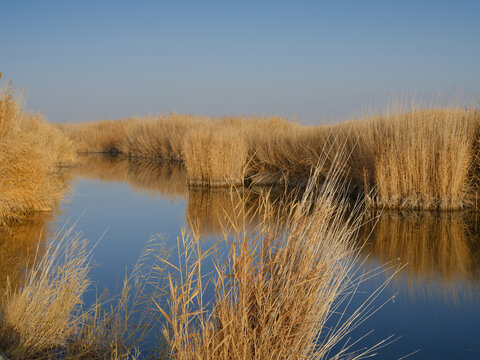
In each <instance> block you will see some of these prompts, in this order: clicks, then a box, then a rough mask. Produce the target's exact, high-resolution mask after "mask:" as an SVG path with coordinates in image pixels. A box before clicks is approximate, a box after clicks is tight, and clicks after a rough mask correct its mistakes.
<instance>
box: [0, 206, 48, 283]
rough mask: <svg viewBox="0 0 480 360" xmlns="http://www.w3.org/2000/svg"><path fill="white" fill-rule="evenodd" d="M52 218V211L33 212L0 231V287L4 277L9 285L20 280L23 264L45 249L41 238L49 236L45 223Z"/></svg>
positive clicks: (43, 239) (43, 240) (30, 264)
mask: <svg viewBox="0 0 480 360" xmlns="http://www.w3.org/2000/svg"><path fill="white" fill-rule="evenodd" d="M54 218H55V215H54V214H53V213H48V212H42V213H37V214H35V215H34V216H32V217H31V218H29V219H26V220H24V221H22V222H17V223H11V224H9V227H8V229H2V230H1V231H0V259H1V261H0V289H4V288H5V286H6V283H7V281H9V282H10V285H11V286H13V287H19V286H21V285H22V284H23V279H24V277H23V274H24V270H25V268H26V267H27V268H28V267H31V266H32V265H33V262H34V259H35V257H36V256H37V257H41V256H42V254H43V252H44V251H45V246H46V245H45V240H46V239H48V238H49V237H50V236H51V230H50V226H49V224H50V222H51V221H52V220H53V219H54ZM7 279H8V280H7Z"/></svg>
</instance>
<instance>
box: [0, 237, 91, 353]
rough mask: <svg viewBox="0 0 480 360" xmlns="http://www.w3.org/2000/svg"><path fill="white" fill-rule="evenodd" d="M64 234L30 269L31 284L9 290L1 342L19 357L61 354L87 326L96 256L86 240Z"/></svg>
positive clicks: (4, 303)
mask: <svg viewBox="0 0 480 360" xmlns="http://www.w3.org/2000/svg"><path fill="white" fill-rule="evenodd" d="M59 236H60V237H59V238H58V242H57V243H56V245H52V246H49V247H48V248H47V250H46V252H45V254H44V255H43V257H42V259H41V260H40V261H39V262H38V263H37V264H36V265H35V266H34V267H33V268H32V269H31V270H29V271H28V273H27V276H26V282H25V285H24V286H22V287H21V288H20V289H15V288H7V289H6V292H5V293H4V294H3V297H2V308H1V312H0V314H1V315H0V344H1V346H2V349H4V350H5V352H6V353H7V354H8V355H9V356H11V357H13V358H14V359H28V358H41V357H45V356H46V354H52V353H55V351H58V350H59V349H60V350H61V349H63V348H65V347H66V345H67V342H68V341H69V340H70V338H71V337H72V336H73V335H74V334H75V333H76V332H77V331H78V329H79V327H80V326H81V322H82V315H81V308H80V306H81V304H82V296H83V294H84V292H85V291H86V289H87V287H88V286H89V284H90V281H89V279H88V277H87V274H88V272H89V270H90V256H89V254H88V252H87V247H86V242H85V241H82V240H81V239H80V238H78V237H77V236H73V235H72V234H71V233H70V232H65V233H64V234H63V235H59ZM71 236H73V237H71Z"/></svg>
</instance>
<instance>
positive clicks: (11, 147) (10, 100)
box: [0, 82, 76, 226]
mask: <svg viewBox="0 0 480 360" xmlns="http://www.w3.org/2000/svg"><path fill="white" fill-rule="evenodd" d="M75 158H76V153H75V151H74V148H73V143H72V141H71V140H69V139H68V138H67V137H66V136H65V135H64V134H62V133H61V132H60V131H58V130H57V129H56V128H55V127H54V126H53V125H51V124H49V123H47V122H46V121H44V119H43V118H42V116H41V115H40V114H34V113H28V112H26V111H24V110H23V107H22V102H21V98H20V96H18V94H17V93H16V92H15V90H14V89H13V88H12V86H11V83H10V82H8V83H7V84H5V85H4V86H2V87H1V88H0V226H6V224H7V221H8V220H19V219H22V218H25V217H26V216H27V215H28V214H30V213H32V212H36V211H50V210H52V208H53V205H54V203H55V201H56V200H57V199H58V198H59V197H60V196H61V195H62V193H63V191H64V188H65V184H64V183H63V181H62V177H61V174H60V172H59V167H60V166H63V165H69V164H71V163H73V162H74V161H75Z"/></svg>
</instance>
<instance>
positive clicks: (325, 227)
mask: <svg viewBox="0 0 480 360" xmlns="http://www.w3.org/2000/svg"><path fill="white" fill-rule="evenodd" d="M318 169H320V168H318ZM340 174H341V172H340V171H335V172H334V173H333V174H330V175H329V177H328V179H327V182H325V183H323V185H321V186H320V187H317V186H316V185H315V184H316V183H317V181H316V179H315V178H314V179H313V180H312V181H311V182H310V183H309V185H308V186H307V189H306V192H305V193H304V194H303V196H302V197H301V198H300V199H299V200H298V201H295V202H293V203H292V204H290V205H288V206H287V205H286V208H285V209H284V211H281V212H278V211H273V212H272V211H270V207H269V205H268V201H267V200H268V199H267V198H265V200H264V202H263V204H264V209H263V211H262V212H261V218H262V219H261V220H260V221H259V222H256V223H255V224H250V222H249V219H250V218H252V217H251V216H250V215H249V214H245V213H243V211H247V212H248V211H249V210H248V207H246V206H244V207H241V208H240V210H239V212H238V217H239V219H244V221H243V222H242V221H240V222H239V221H237V220H236V221H234V222H229V223H227V224H225V226H226V231H225V237H224V240H223V245H221V246H223V248H224V249H225V250H226V252H227V253H226V254H225V255H227V256H226V257H219V258H215V257H213V258H212V255H213V254H214V253H215V251H216V249H217V247H218V246H220V245H217V247H213V248H210V249H207V250H205V249H203V250H202V249H201V242H200V238H199V236H198V233H197V232H196V231H193V233H191V234H190V235H187V234H183V235H182V236H181V237H180V238H179V240H178V243H179V254H178V256H179V261H178V263H177V262H174V261H172V260H170V259H169V258H168V257H166V256H165V255H164V254H163V253H162V252H161V251H155V250H153V249H152V248H149V249H148V250H147V251H146V253H145V254H144V255H143V256H142V259H141V260H140V262H139V265H138V266H137V267H136V268H135V269H134V271H133V274H132V275H131V276H129V277H128V278H127V279H126V280H125V283H124V287H123V289H122V291H121V294H120V295H119V296H118V297H116V298H115V299H113V300H105V299H103V300H100V301H99V303H98V304H96V305H95V306H94V307H93V308H90V309H83V308H82V296H83V295H84V293H85V291H86V290H87V289H88V287H89V286H90V279H89V276H88V273H89V270H90V268H91V265H90V264H91V252H90V251H89V250H88V247H87V245H86V243H85V242H84V241H82V240H81V239H80V238H79V237H78V236H76V235H75V234H74V233H73V232H72V231H67V232H65V233H64V234H63V235H62V236H60V240H58V241H57V242H53V243H52V244H51V245H50V246H49V247H48V249H46V252H45V255H44V257H43V258H42V260H40V261H39V262H37V263H36V265H35V266H34V267H33V268H32V269H31V270H30V271H27V275H26V281H25V282H24V285H23V286H20V287H17V288H8V287H7V290H6V291H4V293H3V296H2V301H1V306H0V346H1V349H2V350H3V351H4V352H5V353H6V354H7V355H8V356H10V357H12V358H14V359H33V358H35V359H39V358H77V359H78V358H88V359H104V358H110V359H120V358H125V359H126V358H132V357H134V356H137V357H141V358H143V357H153V358H168V359H245V360H246V359H265V358H271V359H327V358H329V359H330V358H331V359H343V358H349V359H360V358H364V357H366V356H367V355H369V354H371V353H372V352H374V350H375V349H370V350H361V351H360V352H357V353H355V352H354V350H355V349H354V348H351V347H349V346H347V347H340V348H335V349H337V350H336V351H337V352H336V353H333V351H332V349H334V346H335V345H336V344H338V343H339V342H341V341H342V339H343V338H344V336H345V335H346V334H348V331H349V330H351V329H353V328H354V327H355V326H356V324H358V322H359V321H362V320H363V319H364V316H368V314H369V311H371V305H372V301H373V299H374V298H375V294H373V295H372V297H370V298H369V300H368V301H367V302H366V303H364V304H363V305H362V306H361V307H360V308H359V309H353V310H352V309H351V310H350V311H351V312H352V315H351V316H349V317H346V318H344V317H341V318H340V320H339V322H338V323H336V325H335V326H334V328H333V329H332V328H330V327H329V328H327V327H326V322H327V320H329V319H330V318H331V316H333V314H334V312H335V311H336V310H337V309H338V307H339V306H340V305H341V304H342V302H343V301H345V300H346V299H348V298H349V296H350V294H351V292H352V291H353V289H354V288H355V286H356V282H355V281H353V280H352V268H353V265H354V263H355V259H356V254H357V253H358V252H357V250H356V249H355V248H353V246H352V243H354V242H353V241H352V237H353V236H354V233H355V231H356V229H357V227H358V226H359V221H360V220H359V219H360V217H359V216H360V215H361V214H360V213H359V210H358V209H357V211H354V212H353V213H351V215H347V214H346V211H347V203H346V200H345V198H344V197H343V196H342V194H343V193H342V192H340V193H339V191H338V189H339V188H343V187H344V184H343V183H341V181H340ZM318 175H319V173H318V171H317V173H316V175H315V176H318ZM280 214H281V215H280ZM279 217H280V218H279ZM193 228H195V227H194V226H193ZM147 258H149V259H152V258H153V259H156V261H155V262H154V264H153V266H150V267H148V266H147V265H146V264H147V263H148V261H147V260H146V259H147ZM209 261H214V264H215V269H216V270H215V272H214V273H213V274H209V278H208V279H209V280H207V278H206V277H205V276H206V274H205V272H204V270H203V267H204V266H205V265H206V263H207V262H209ZM209 284H210V285H209ZM208 286H213V287H214V293H215V295H214V301H213V303H211V304H209V303H208V302H207V301H208V300H209V299H207V297H206V295H205V294H206V291H207V288H208ZM105 304H106V306H105ZM159 328H160V329H161V330H162V331H161V334H160V335H159V336H158V337H155V336H154V335H155V329H159ZM152 336H153V337H152ZM147 338H149V339H153V342H154V345H155V346H154V347H153V348H152V347H150V348H148V349H147V350H145V348H144V347H143V346H144V342H143V341H144V340H146V339H147ZM151 341H152V340H150V343H151ZM382 344H383V343H380V345H382ZM162 346H163V351H161V350H160V348H161V347H162Z"/></svg>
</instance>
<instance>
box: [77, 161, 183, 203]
mask: <svg viewBox="0 0 480 360" xmlns="http://www.w3.org/2000/svg"><path fill="white" fill-rule="evenodd" d="M72 172H73V174H74V175H75V176H78V177H81V178H89V179H98V180H100V181H103V182H116V183H125V184H128V185H129V186H130V188H131V189H132V190H133V191H140V192H146V193H148V194H149V195H150V196H152V197H155V196H161V197H168V198H169V199H176V198H178V197H180V198H186V197H187V196H188V183H187V171H186V170H185V167H183V166H181V165H179V164H175V163H171V162H155V161H151V160H145V159H141V158H138V159H135V158H134V159H131V158H130V159H129V158H126V157H123V156H106V155H101V154H99V155H85V156H81V157H80V159H79V161H78V164H77V165H76V166H75V167H73V168H72Z"/></svg>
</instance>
